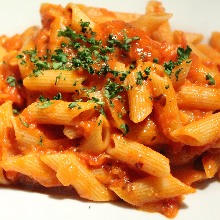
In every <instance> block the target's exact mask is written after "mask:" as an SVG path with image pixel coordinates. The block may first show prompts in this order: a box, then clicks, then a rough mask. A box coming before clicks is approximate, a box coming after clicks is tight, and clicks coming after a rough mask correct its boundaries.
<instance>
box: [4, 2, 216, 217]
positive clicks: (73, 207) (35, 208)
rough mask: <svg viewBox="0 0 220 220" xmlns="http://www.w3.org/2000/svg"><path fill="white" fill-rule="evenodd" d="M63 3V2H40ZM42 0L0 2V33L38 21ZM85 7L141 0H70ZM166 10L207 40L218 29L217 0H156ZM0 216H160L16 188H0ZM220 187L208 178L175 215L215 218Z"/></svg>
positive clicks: (132, 5) (129, 5)
mask: <svg viewBox="0 0 220 220" xmlns="http://www.w3.org/2000/svg"><path fill="white" fill-rule="evenodd" d="M45 1H46V2H52V3H56V4H57V3H60V4H62V5H66V4H67V3H68V2H69V1H68V0H45ZM45 1H44V0H35V1H31V0H5V1H4V2H3V1H1V7H0V21H1V22H0V35H2V34H7V35H9V36H11V35H13V34H15V33H22V32H23V31H24V30H25V28H27V27H29V26H31V25H36V24H37V25H40V16H39V13H38V11H39V7H40V4H41V3H42V2H45ZM75 2H78V3H79V2H81V3H85V4H88V5H95V6H100V7H108V8H109V9H112V10H117V11H128V12H141V13H142V12H144V9H145V5H146V2H147V0H136V1H134V0H121V1H119V0H93V1H92V0H81V1H80V0H75ZM162 2H163V5H164V6H165V8H166V10H167V12H170V13H173V14H174V17H173V18H172V19H171V24H172V27H173V28H175V29H183V30H188V31H194V32H200V33H203V34H204V35H205V40H206V41H207V39H208V37H209V36H210V33H211V32H212V31H217V30H218V31H220V14H219V9H220V1H219V0H203V1H200V0H187V1H186V0H175V1H172V0H162ZM0 204H1V206H0V219H2V220H11V219H18V220H21V219H22V220H30V219H31V220H35V219H41V220H44V219H53V220H58V219H59V220H61V219H62V220H70V219H82V220H83V219H90V220H93V219H94V220H103V219H105V220H134V219H135V220H146V219H151V220H161V219H165V217H164V216H162V215H160V214H156V213H153V214H152V213H146V212H142V211H138V210H136V209H133V208H129V207H128V206H123V205H122V204H120V203H111V204H109V203H99V204H98V203H92V202H85V201H80V200H78V198H77V197H74V196H73V197H72V198H70V197H57V196H55V195H54V194H46V193H37V192H28V191H21V190H16V189H7V188H2V187H0ZM219 204H220V185H219V183H218V182H214V183H213V182H212V183H210V184H207V185H205V187H204V188H202V189H200V190H198V191H197V193H196V194H193V195H189V196H186V199H185V200H184V203H183V207H182V208H181V209H180V211H179V213H178V215H177V217H176V219H178V220H186V219H200V220H206V219H208V220H216V219H219V216H218V212H219V208H218V207H219Z"/></svg>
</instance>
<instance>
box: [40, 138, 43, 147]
mask: <svg viewBox="0 0 220 220" xmlns="http://www.w3.org/2000/svg"><path fill="white" fill-rule="evenodd" d="M39 145H40V146H43V136H40V141H39Z"/></svg>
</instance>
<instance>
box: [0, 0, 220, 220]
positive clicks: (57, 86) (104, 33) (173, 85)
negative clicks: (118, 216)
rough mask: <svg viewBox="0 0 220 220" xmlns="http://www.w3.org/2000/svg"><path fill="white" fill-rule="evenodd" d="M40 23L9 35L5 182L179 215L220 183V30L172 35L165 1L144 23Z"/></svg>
mask: <svg viewBox="0 0 220 220" xmlns="http://www.w3.org/2000/svg"><path fill="white" fill-rule="evenodd" d="M100 6H101V5H100ZM40 16H41V26H39V27H36V26H32V27H29V28H28V29H27V30H25V31H24V32H23V33H20V34H16V35H14V36H12V37H7V36H6V35H3V36H0V184H1V185H7V187H10V185H16V186H17V185H18V186H19V187H20V186H23V185H25V186H28V187H29V186H30V187H32V186H37V187H38V186H40V187H42V188H43V190H44V191H45V192H47V188H48V187H52V188H53V189H54V191H56V190H57V189H58V188H57V187H59V188H60V187H61V188H62V190H64V191H65V190H66V189H69V188H70V189H72V188H74V189H75V190H76V192H77V194H78V195H79V197H81V198H83V199H85V200H86V201H87V200H91V201H96V202H107V201H115V200H123V201H125V202H126V203H129V204H130V205H132V206H135V207H138V208H140V209H143V210H147V211H151V212H159V213H162V214H163V215H165V216H166V217H170V218H171V217H175V216H176V215H177V211H178V210H179V209H181V207H182V206H181V203H182V200H183V197H184V196H185V195H187V194H190V193H194V192H195V191H196V187H197V183H198V182H202V181H206V180H208V179H214V178H215V177H216V176H217V177H220V171H219V170H220V169H219V167H220V156H219V155H220V154H219V147H220V145H219V143H220V112H219V110H220V104H219V103H220V102H219V100H220V94H219V91H220V74H219V71H220V68H219V65H220V46H219V45H220V41H219V32H218V31H215V32H213V33H212V35H211V38H210V41H209V42H208V43H203V42H202V39H203V35H202V34H200V33H194V32H188V31H183V30H178V29H177V30H174V29H173V27H172V25H171V23H170V18H171V17H172V14H171V13H168V12H166V10H165V8H164V7H163V5H162V3H161V2H157V1H149V2H148V4H147V6H146V10H145V12H144V13H143V14H140V13H130V12H120V11H118V12H115V11H111V10H109V9H105V8H98V7H93V6H86V5H83V4H81V3H80V4H77V3H69V4H67V5H66V6H65V7H64V6H62V5H54V4H51V3H44V4H42V5H41V8H40ZM192 31H193V30H192ZM192 186H193V187H195V188H193V187H192ZM74 212H75V211H74V208H73V215H74Z"/></svg>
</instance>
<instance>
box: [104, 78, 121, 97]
mask: <svg viewBox="0 0 220 220" xmlns="http://www.w3.org/2000/svg"><path fill="white" fill-rule="evenodd" d="M123 90H124V87H123V86H122V85H121V84H118V83H115V82H113V81H111V80H110V79H108V82H107V84H106V85H105V91H104V94H105V97H106V98H109V99H113V98H115V97H117V98H120V96H119V93H120V92H122V91H123Z"/></svg>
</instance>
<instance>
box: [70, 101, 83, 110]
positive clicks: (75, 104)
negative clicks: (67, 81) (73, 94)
mask: <svg viewBox="0 0 220 220" xmlns="http://www.w3.org/2000/svg"><path fill="white" fill-rule="evenodd" d="M75 107H77V109H82V107H81V106H80V105H79V104H78V103H77V102H71V103H70V104H69V105H68V108H70V109H73V108H75Z"/></svg>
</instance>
